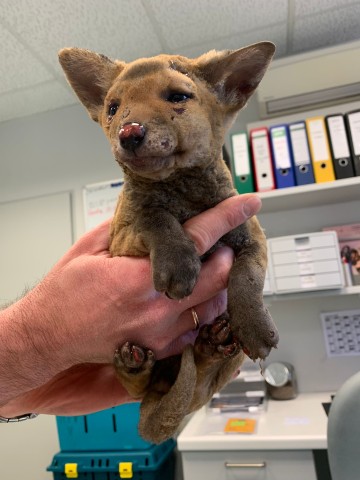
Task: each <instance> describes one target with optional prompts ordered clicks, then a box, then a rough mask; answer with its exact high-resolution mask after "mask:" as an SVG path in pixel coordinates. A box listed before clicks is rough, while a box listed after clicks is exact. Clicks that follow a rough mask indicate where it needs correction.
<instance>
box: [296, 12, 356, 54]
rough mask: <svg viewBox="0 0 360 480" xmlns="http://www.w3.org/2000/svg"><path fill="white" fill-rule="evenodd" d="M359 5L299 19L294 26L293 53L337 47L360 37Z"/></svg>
mask: <svg viewBox="0 0 360 480" xmlns="http://www.w3.org/2000/svg"><path fill="white" fill-rule="evenodd" d="M359 32H360V3H359V4H357V5H352V6H350V7H347V8H341V9H338V10H331V11H328V12H323V13H320V14H317V15H312V16H309V17H303V18H299V19H297V20H296V21H295V25H294V41H293V51H294V52H295V53H298V52H305V51H308V50H314V49H316V48H321V47H328V46H331V45H338V44H340V43H344V42H348V41H351V40H357V39H359V37H360V34H359Z"/></svg>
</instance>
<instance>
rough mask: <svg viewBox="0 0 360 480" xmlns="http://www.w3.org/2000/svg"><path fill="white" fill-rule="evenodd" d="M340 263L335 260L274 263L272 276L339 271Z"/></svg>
mask: <svg viewBox="0 0 360 480" xmlns="http://www.w3.org/2000/svg"><path fill="white" fill-rule="evenodd" d="M339 267H340V264H339V262H338V261H337V260H323V261H322V262H303V263H291V264H287V265H274V276H275V277H276V278H279V277H293V276H299V275H313V274H317V273H330V272H335V273H338V272H339Z"/></svg>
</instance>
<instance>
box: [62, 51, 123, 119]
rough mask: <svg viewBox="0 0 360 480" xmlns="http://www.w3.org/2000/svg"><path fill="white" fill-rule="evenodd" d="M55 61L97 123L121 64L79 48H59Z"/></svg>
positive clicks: (121, 67) (121, 66)
mask: <svg viewBox="0 0 360 480" xmlns="http://www.w3.org/2000/svg"><path fill="white" fill-rule="evenodd" d="M59 61H60V64H61V66H62V68H63V70H64V72H65V74H66V77H67V79H68V81H69V83H70V85H71V86H72V88H73V89H74V91H75V93H76V95H77V96H78V97H79V99H80V101H81V102H82V103H83V104H84V106H85V107H86V108H87V110H88V112H89V114H90V116H91V118H92V119H93V120H95V121H96V122H98V121H99V119H100V114H101V111H102V107H103V104H104V99H105V96H106V94H107V92H108V90H109V88H110V87H111V85H112V83H113V81H114V79H115V78H116V77H117V76H118V75H119V73H120V72H121V70H122V69H123V68H124V64H122V63H120V62H117V61H116V62H113V61H112V60H110V59H109V58H107V57H105V56H104V55H99V54H97V53H94V52H90V51H89V50H84V49H81V48H64V49H63V50H60V52H59Z"/></svg>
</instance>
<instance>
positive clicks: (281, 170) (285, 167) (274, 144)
mask: <svg viewBox="0 0 360 480" xmlns="http://www.w3.org/2000/svg"><path fill="white" fill-rule="evenodd" d="M270 141H271V148H272V152H273V162H274V172H275V181H276V188H287V187H293V186H294V185H295V173H294V166H293V160H292V156H291V149H290V140H289V133H288V129H287V125H276V126H273V127H270Z"/></svg>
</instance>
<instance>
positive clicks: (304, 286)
mask: <svg viewBox="0 0 360 480" xmlns="http://www.w3.org/2000/svg"><path fill="white" fill-rule="evenodd" d="M274 282H275V292H276V293H290V292H303V291H306V290H325V289H331V288H341V287H343V286H344V281H343V276H342V274H341V272H337V273H320V274H315V275H301V276H300V275H298V276H294V277H283V278H275V279H274Z"/></svg>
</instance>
